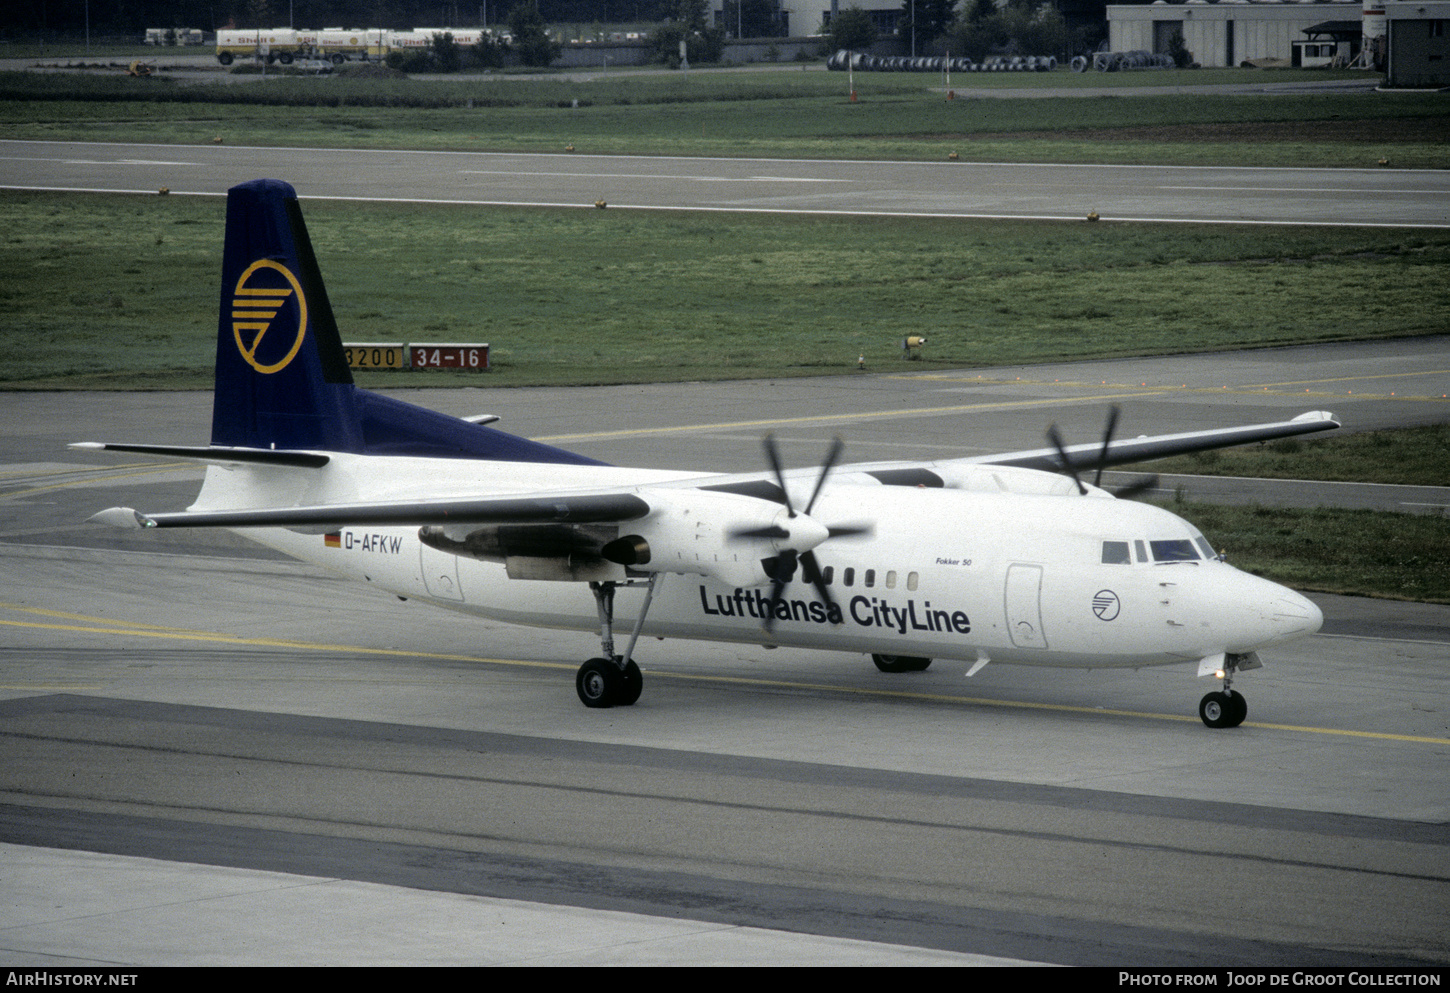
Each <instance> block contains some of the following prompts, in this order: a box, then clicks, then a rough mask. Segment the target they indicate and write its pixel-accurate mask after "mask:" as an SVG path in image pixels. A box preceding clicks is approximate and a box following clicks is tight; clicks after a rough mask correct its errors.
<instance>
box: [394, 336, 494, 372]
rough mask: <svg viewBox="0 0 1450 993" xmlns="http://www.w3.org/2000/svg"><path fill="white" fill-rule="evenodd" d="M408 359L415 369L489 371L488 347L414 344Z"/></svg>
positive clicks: (409, 347)
mask: <svg viewBox="0 0 1450 993" xmlns="http://www.w3.org/2000/svg"><path fill="white" fill-rule="evenodd" d="M408 357H409V360H410V364H411V365H412V367H413V368H414V369H469V370H472V371H474V372H484V371H486V370H487V369H488V345H487V344H482V345H459V344H444V343H442V342H436V343H426V344H425V343H422V342H414V343H412V344H410V345H409V346H408Z"/></svg>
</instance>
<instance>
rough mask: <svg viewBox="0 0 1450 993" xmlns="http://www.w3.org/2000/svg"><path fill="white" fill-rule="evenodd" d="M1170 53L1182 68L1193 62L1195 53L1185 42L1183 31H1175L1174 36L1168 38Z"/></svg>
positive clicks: (1175, 63) (1174, 61) (1176, 63)
mask: <svg viewBox="0 0 1450 993" xmlns="http://www.w3.org/2000/svg"><path fill="white" fill-rule="evenodd" d="M1168 54H1169V55H1170V56H1171V57H1172V59H1173V64H1174V65H1175V66H1177V67H1178V68H1180V69H1186V68H1188V67H1189V66H1191V65H1192V64H1193V53H1192V52H1190V51H1189V50H1188V46H1187V45H1185V44H1183V32H1182V31H1175V32H1173V37H1171V38H1169V39H1168Z"/></svg>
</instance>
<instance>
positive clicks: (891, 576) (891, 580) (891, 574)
mask: <svg viewBox="0 0 1450 993" xmlns="http://www.w3.org/2000/svg"><path fill="white" fill-rule="evenodd" d="M886 588H887V589H888V590H894V589H896V570H895V569H888V570H887V572H886Z"/></svg>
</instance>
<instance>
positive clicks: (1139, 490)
mask: <svg viewBox="0 0 1450 993" xmlns="http://www.w3.org/2000/svg"><path fill="white" fill-rule="evenodd" d="M1157 486H1158V476H1157V475H1156V474H1154V475H1152V476H1142V477H1140V478H1138V479H1135V480H1133V481H1132V482H1131V483H1129V484H1128V485H1127V486H1124V487H1121V488H1119V489H1117V490H1114V491H1113V496H1115V497H1117V498H1118V499H1119V500H1133V499H1135V498H1137V497H1139V496H1142V495H1143V494H1144V493H1146V492H1148V491H1149V490H1151V489H1156V488H1157Z"/></svg>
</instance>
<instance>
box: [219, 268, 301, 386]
mask: <svg viewBox="0 0 1450 993" xmlns="http://www.w3.org/2000/svg"><path fill="white" fill-rule="evenodd" d="M278 284H285V285H278ZM274 326H275V327H276V330H273V327H274ZM269 331H271V332H272V333H271V334H268V332H269ZM232 337H233V338H234V339H235V340H236V343H237V351H238V352H240V353H241V356H242V360H243V361H245V362H246V363H247V365H249V366H251V367H252V368H253V369H255V370H257V371H258V372H260V373H262V374H264V375H271V374H272V373H274V372H281V371H282V370H283V369H285V368H287V365H288V364H289V363H290V362H291V361H292V360H293V359H294V358H296V357H297V353H298V352H299V351H301V349H302V340H303V339H304V338H306V337H307V297H306V296H305V295H304V294H303V292H302V284H301V283H299V282H298V281H297V277H296V276H294V275H292V271H291V270H290V269H288V268H287V267H286V266H284V265H283V264H282V263H280V262H276V261H273V260H272V259H258V260H257V261H255V262H253V263H252V264H251V265H249V266H247V269H246V271H245V272H243V273H242V276H241V278H240V279H238V280H237V286H236V289H235V291H233V293H232Z"/></svg>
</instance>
